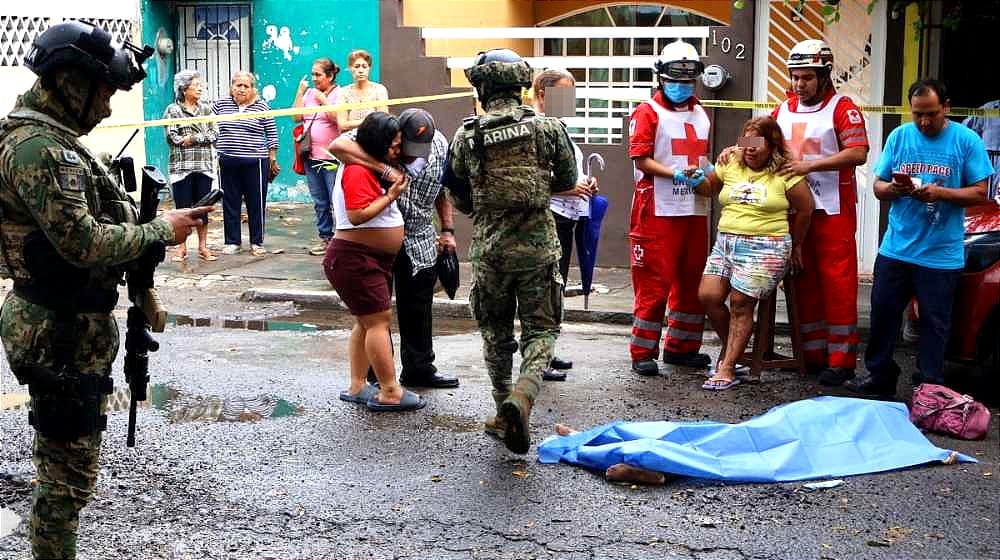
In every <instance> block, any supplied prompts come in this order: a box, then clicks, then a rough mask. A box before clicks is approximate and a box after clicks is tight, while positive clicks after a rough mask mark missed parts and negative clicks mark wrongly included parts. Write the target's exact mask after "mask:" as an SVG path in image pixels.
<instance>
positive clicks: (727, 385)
mask: <svg viewBox="0 0 1000 560" xmlns="http://www.w3.org/2000/svg"><path fill="white" fill-rule="evenodd" d="M740 383H742V381H740V379H739V378H738V377H737V378H735V379H724V378H722V377H713V378H711V379H709V380H708V381H706V382H705V383H703V384H702V386H701V388H702V389H704V390H706V391H725V390H727V389H732V388H733V387H735V386H737V385H739V384H740Z"/></svg>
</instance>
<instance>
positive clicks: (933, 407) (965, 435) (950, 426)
mask: <svg viewBox="0 0 1000 560" xmlns="http://www.w3.org/2000/svg"><path fill="white" fill-rule="evenodd" d="M910 421H911V422H913V423H914V424H916V425H917V427H918V428H921V429H924V430H928V431H931V432H937V433H939V434H945V435H948V436H952V437H957V438H959V439H983V438H984V437H986V431H987V430H988V429H989V426H990V411H989V409H987V408H986V407H985V406H984V405H983V404H982V403H980V402H977V401H975V400H973V398H972V397H970V396H969V395H963V394H961V393H958V392H956V391H952V390H951V389H949V388H947V387H945V386H943V385H935V384H933V383H922V384H921V385H920V386H919V387H917V388H916V390H915V391H913V402H911V403H910Z"/></svg>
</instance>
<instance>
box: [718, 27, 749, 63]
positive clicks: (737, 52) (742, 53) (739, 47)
mask: <svg viewBox="0 0 1000 560" xmlns="http://www.w3.org/2000/svg"><path fill="white" fill-rule="evenodd" d="M712 46H713V47H716V46H717V47H719V50H721V51H722V54H729V53H730V51H732V52H733V57H734V58H736V60H745V59H746V57H747V52H746V51H747V47H746V45H744V44H743V43H736V44H735V45H733V41H732V39H730V38H729V37H723V38H722V40H721V41H720V40H719V37H718V31H717V30H716V29H713V30H712Z"/></svg>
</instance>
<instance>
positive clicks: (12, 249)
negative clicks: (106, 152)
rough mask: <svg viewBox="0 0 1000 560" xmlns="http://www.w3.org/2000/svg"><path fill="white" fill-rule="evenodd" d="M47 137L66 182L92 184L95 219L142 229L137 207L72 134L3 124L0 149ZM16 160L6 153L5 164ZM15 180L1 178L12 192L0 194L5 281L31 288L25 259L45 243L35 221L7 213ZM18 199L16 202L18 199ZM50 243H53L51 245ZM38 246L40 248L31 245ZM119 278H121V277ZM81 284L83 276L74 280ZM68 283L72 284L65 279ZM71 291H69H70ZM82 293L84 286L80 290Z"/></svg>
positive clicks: (87, 188) (34, 124)
mask: <svg viewBox="0 0 1000 560" xmlns="http://www.w3.org/2000/svg"><path fill="white" fill-rule="evenodd" d="M40 135H45V136H46V137H47V138H49V139H51V140H52V141H53V142H52V146H51V147H49V148H47V149H48V150H49V152H50V155H51V156H52V157H53V158H54V159H55V160H56V161H57V162H58V163H59V165H60V169H65V170H66V171H67V172H68V173H69V178H68V179H67V178H66V177H60V180H77V181H86V182H87V183H88V184H87V185H84V186H83V187H82V190H83V194H84V195H85V196H86V198H87V206H88V208H89V210H90V213H91V214H92V215H93V216H94V217H95V219H97V221H99V222H101V223H105V224H136V223H138V218H139V215H138V211H137V209H136V206H135V202H134V201H133V200H132V198H131V197H129V196H128V194H127V193H126V192H125V191H124V189H122V188H121V187H120V186H119V185H118V184H117V183H116V182H115V181H114V180H113V179H112V178H111V176H110V175H109V173H108V172H107V170H106V169H105V168H104V166H103V165H101V164H100V163H99V162H98V160H97V158H96V157H94V155H93V154H91V153H90V151H89V150H88V149H87V148H86V147H84V146H83V145H82V144H80V143H79V142H78V141H77V139H76V138H75V137H71V136H69V135H68V134H62V133H58V132H57V133H53V128H52V127H51V126H50V125H48V124H46V123H45V122H43V121H38V120H34V119H26V118H18V119H4V120H2V121H0V146H3V145H8V146H11V147H13V146H17V145H18V144H20V143H21V142H23V141H25V140H28V139H29V138H34V137H37V136H40ZM7 157H11V155H10V154H3V153H2V152H0V158H7ZM11 179H12V178H11V177H8V176H6V175H4V176H0V189H4V190H6V191H8V192H6V193H3V194H0V278H12V279H14V282H15V286H18V285H22V286H26V285H31V284H32V283H33V280H38V279H33V278H32V274H31V272H30V270H29V267H28V266H27V260H26V258H25V246H26V244H29V243H28V242H29V239H33V238H38V237H42V238H44V234H43V233H42V232H41V230H40V228H39V227H38V225H37V224H36V223H35V222H34V221H33V220H31V219H30V218H27V217H24V218H23V219H15V218H13V217H12V216H10V215H9V214H10V212H9V210H10V208H5V207H4V206H6V204H7V203H8V201H9V200H10V191H9V190H10V189H15V188H16V187H15V186H14V185H13V184H9V181H10V180H11ZM15 198H16V197H15ZM45 241H46V242H47V239H46V240H45ZM31 245H33V246H39V245H40V244H39V243H37V242H35V243H31ZM64 266H69V267H71V266H72V265H70V264H69V263H66V262H65V261H64V262H63V263H59V264H58V265H56V267H57V268H63V267H64ZM116 274H117V273H116ZM72 276H74V277H76V278H79V277H80V276H79V275H72ZM64 279H68V278H64ZM66 287H67V288H69V286H66ZM76 287H77V288H82V287H83V286H76Z"/></svg>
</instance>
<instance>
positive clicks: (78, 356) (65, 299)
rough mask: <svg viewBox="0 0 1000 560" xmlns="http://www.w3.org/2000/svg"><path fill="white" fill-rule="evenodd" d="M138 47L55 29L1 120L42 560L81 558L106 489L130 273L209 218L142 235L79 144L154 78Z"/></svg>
mask: <svg viewBox="0 0 1000 560" xmlns="http://www.w3.org/2000/svg"><path fill="white" fill-rule="evenodd" d="M126 49H135V47H132V46H131V45H128V46H127V47H124V48H115V47H114V46H112V44H111V36H110V35H109V34H108V33H107V32H106V31H104V30H103V29H99V28H94V27H92V26H90V25H87V24H85V23H81V22H76V21H74V22H67V23H62V24H58V25H55V26H53V27H50V28H49V29H48V30H46V31H45V32H44V33H42V34H41V35H40V36H39V37H38V38H37V39H35V43H34V45H33V48H32V50H31V52H30V53H29V54H28V57H27V58H26V60H25V65H26V66H27V67H28V68H30V69H31V70H32V71H33V72H35V73H36V74H38V76H39V79H38V80H37V81H36V82H35V84H34V85H33V86H32V87H31V89H30V90H28V91H27V92H25V93H24V94H23V95H21V96H20V97H19V98H18V100H17V103H16V105H15V106H14V110H13V111H12V112H11V113H10V114H9V115H7V118H6V119H3V120H2V121H0V275H2V276H3V277H4V278H12V279H13V280H14V289H13V291H12V292H11V293H10V294H9V295H8V296H7V299H6V300H5V301H4V303H3V307H2V309H0V338H2V339H3V345H4V349H5V350H6V353H7V360H8V362H9V363H10V366H11V370H12V371H13V372H14V374H15V376H17V378H18V381H19V382H20V383H22V384H27V385H28V391H29V393H30V394H31V412H30V414H29V421H30V422H31V424H32V425H33V426H34V427H35V441H34V463H35V467H36V469H37V471H38V474H37V478H38V485H37V486H36V487H35V490H34V495H33V497H32V511H31V543H32V552H33V554H34V556H35V557H36V558H74V557H75V556H76V529H77V525H78V521H79V512H80V510H81V509H82V508H83V507H84V506H85V505H86V504H87V501H88V500H89V499H90V496H91V494H92V492H93V490H94V484H95V482H96V480H97V470H98V464H97V462H98V454H99V451H100V445H101V430H102V429H103V428H104V425H105V424H106V417H105V416H104V415H103V413H104V410H105V402H106V396H107V395H108V394H110V393H111V388H112V383H111V378H110V374H111V364H112V362H113V361H114V358H115V354H116V353H117V351H118V325H117V324H116V322H115V319H114V317H113V316H112V315H111V311H112V309H113V308H114V307H115V305H116V303H117V300H118V289H117V288H118V281H119V279H120V278H121V275H122V268H121V266H120V265H124V264H126V263H127V262H128V261H131V260H134V259H136V258H137V257H139V256H140V255H141V254H142V253H143V252H144V251H146V250H147V249H149V248H150V247H151V246H153V245H154V244H157V243H171V244H173V243H179V242H181V241H182V240H183V239H184V238H185V237H186V236H187V234H188V232H190V229H191V226H194V225H196V224H198V223H199V222H198V221H197V220H196V216H198V215H203V214H204V213H205V212H206V210H207V209H205V208H200V209H187V210H181V211H171V212H166V213H164V215H163V216H162V217H161V218H158V219H155V220H153V221H151V222H149V223H147V224H144V225H135V224H136V221H137V220H136V218H137V214H136V211H135V205H134V203H133V202H132V200H131V199H130V198H129V197H128V195H127V194H126V193H125V192H124V190H122V188H121V187H120V186H119V185H117V184H116V183H114V182H113V181H112V180H111V178H110V177H109V175H108V173H107V171H106V169H105V168H104V166H103V165H102V164H100V163H98V161H97V160H96V159H95V158H94V156H93V155H92V154H91V153H90V152H89V151H88V150H87V149H86V148H85V147H83V145H82V144H80V142H79V140H78V137H79V136H81V135H84V134H86V133H88V132H90V131H91V130H92V129H93V128H94V127H95V126H96V125H97V123H99V122H100V121H101V120H102V119H104V118H105V117H107V116H109V115H110V114H111V107H110V100H111V95H112V94H113V93H114V92H115V91H116V90H117V89H123V90H127V89H129V88H130V87H131V86H132V85H133V84H134V83H136V82H138V81H139V80H141V79H142V78H143V77H145V72H143V71H142V69H141V68H139V67H138V66H137V65H136V63H135V61H134V59H133V57H132V54H131V52H132V51H131V50H126Z"/></svg>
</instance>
